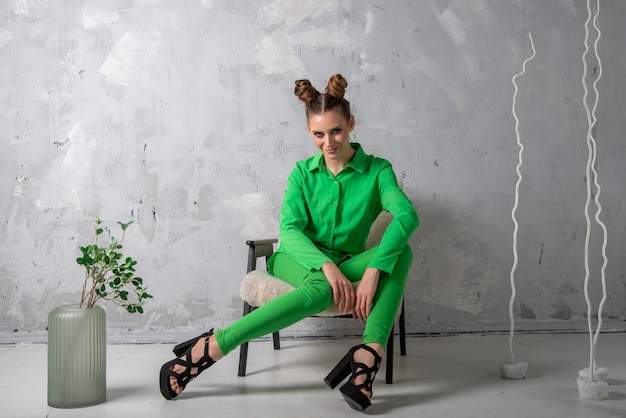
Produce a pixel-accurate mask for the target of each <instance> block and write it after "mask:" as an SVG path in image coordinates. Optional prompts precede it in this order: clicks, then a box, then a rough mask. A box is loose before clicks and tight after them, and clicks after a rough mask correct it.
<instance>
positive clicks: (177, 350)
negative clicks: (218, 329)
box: [172, 328, 213, 357]
mask: <svg viewBox="0 0 626 418" xmlns="http://www.w3.org/2000/svg"><path fill="white" fill-rule="evenodd" d="M211 335H213V328H211V329H210V330H209V332H205V333H204V334H202V335H200V336H199V337H196V338H192V339H191V340H187V341H185V342H184V343H180V344H177V345H175V346H174V348H173V349H172V351H173V352H174V354H175V355H176V357H180V356H182V355H183V354H184V353H185V351H187V350H188V349H189V347H193V346H194V344H195V343H197V342H198V340H199V339H202V338H205V337H210V336H211Z"/></svg>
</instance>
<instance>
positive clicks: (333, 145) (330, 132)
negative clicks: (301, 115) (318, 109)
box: [307, 110, 354, 165]
mask: <svg viewBox="0 0 626 418" xmlns="http://www.w3.org/2000/svg"><path fill="white" fill-rule="evenodd" d="M352 129H354V116H350V119H349V120H346V117H345V116H344V115H343V114H342V113H341V112H340V111H338V110H329V111H326V112H323V113H320V114H312V115H310V116H309V120H308V124H307V130H308V132H309V135H310V136H311V138H312V139H313V142H314V143H315V146H316V147H317V148H318V149H319V150H320V151H322V154H323V155H324V162H326V165H329V163H330V164H336V163H338V164H341V165H345V164H347V163H348V162H349V161H350V160H351V159H352V156H353V155H354V149H353V148H352V147H351V146H350V141H349V135H350V132H351V131H352Z"/></svg>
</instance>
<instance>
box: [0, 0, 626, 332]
mask: <svg viewBox="0 0 626 418" xmlns="http://www.w3.org/2000/svg"><path fill="white" fill-rule="evenodd" d="M592 3H594V5H595V2H592ZM601 3H602V4H601V11H600V16H599V19H598V22H599V25H600V27H601V29H602V32H603V33H602V38H601V40H600V41H599V54H600V57H601V59H602V66H603V70H604V73H603V76H602V78H601V81H600V82H599V85H598V87H599V90H600V98H599V104H598V109H597V118H598V123H597V125H596V127H595V130H594V133H595V136H596V139H597V143H598V146H597V169H598V173H599V182H600V184H601V186H603V189H602V193H601V196H600V202H601V203H602V205H603V211H602V214H601V219H602V220H604V221H605V222H606V224H607V226H608V229H609V236H608V245H607V254H608V260H609V263H608V265H607V268H606V279H607V287H608V290H609V295H610V296H609V299H608V301H607V303H606V306H605V310H604V312H605V315H606V317H607V318H611V319H615V320H617V321H618V327H619V326H621V325H620V324H624V322H623V320H624V319H625V318H626V307H625V304H624V300H626V277H625V272H626V269H625V266H626V258H625V255H624V254H625V253H624V251H623V249H624V248H626V232H625V231H626V228H625V219H626V217H624V215H623V213H624V212H623V206H624V204H625V201H624V196H625V194H626V193H625V192H626V186H625V182H624V179H625V178H626V165H625V164H624V158H625V157H626V145H625V144H626V141H625V140H624V132H626V118H624V113H625V110H626V102H625V100H626V99H625V97H626V91H625V90H626V87H625V86H626V83H625V80H624V74H626V58H625V56H626V54H624V53H623V41H624V35H625V31H624V27H623V20H624V19H625V18H626V3H624V2H619V1H602V2H601ZM586 17H587V9H586V3H585V2H584V1H581V0H560V1H550V2H542V1H530V0H526V1H523V0H508V1H498V2H495V1H485V0H472V1H461V0H450V1H441V0H430V1H386V2H385V1H371V0H364V1H358V2H355V1H335V0H332V1H331V0H325V1H320V0H317V1H291V0H272V1H270V0H257V1H224V2H222V1H216V0H195V1H191V0H187V1H176V2H174V1H165V0H153V1H147V0H118V1H115V2H113V1H111V2H102V1H99V0H67V1H56V0H55V1H43V0H28V1H27V0H8V1H6V2H4V3H3V7H2V10H1V13H0V89H1V90H0V91H1V93H2V94H1V96H0V100H1V101H2V112H1V113H0V147H1V148H0V149H1V152H0V245H1V246H0V331H5V332H12V331H14V330H18V331H32V332H36V331H43V330H45V327H46V322H47V313H48V312H49V311H50V310H51V309H53V308H54V307H55V306H57V305H59V304H63V303H74V302H76V301H77V300H78V295H79V291H80V283H81V278H82V271H81V269H80V268H79V266H78V265H77V264H76V263H75V261H74V260H75V258H76V257H77V256H78V249H77V247H78V245H83V244H84V243H85V242H86V241H87V240H88V239H89V237H90V235H91V228H92V226H91V225H92V221H93V219H94V218H95V217H96V216H99V217H100V218H102V219H104V220H107V221H117V220H121V221H127V220H133V221H135V223H136V224H135V225H133V226H132V227H131V228H130V230H129V236H128V239H127V243H126V246H125V248H126V250H127V252H128V253H129V254H131V255H133V256H134V257H135V258H136V259H137V260H138V261H139V265H138V269H139V273H140V274H141V276H142V277H144V279H145V281H146V283H147V284H148V285H149V290H150V292H151V293H152V294H153V295H154V297H155V298H154V299H153V300H151V301H149V302H148V303H147V304H146V306H145V309H146V313H145V314H144V315H142V316H141V315H135V316H129V315H127V314H126V313H124V312H122V311H121V310H119V309H117V308H115V307H114V306H112V305H108V304H103V306H105V307H106V309H107V311H108V321H109V322H108V324H109V326H110V328H111V329H112V330H113V331H115V330H117V331H120V332H122V333H123V332H126V331H128V330H132V331H133V332H139V333H143V334H148V335H152V336H153V338H154V339H157V340H158V339H159V335H161V333H164V332H166V331H167V332H178V331H180V332H183V331H184V332H187V331H189V332H191V331H193V330H199V329H204V328H206V327H207V326H209V325H211V326H217V327H220V326H223V325H224V324H228V323H230V322H231V321H233V320H235V319H237V318H239V317H240V316H241V301H240V299H239V296H238V287H239V281H240V279H241V277H242V275H243V274H244V272H245V263H246V251H247V250H246V246H245V244H244V242H245V240H246V239H250V238H259V237H268V236H269V237H275V236H276V235H277V229H278V222H279V219H278V215H279V210H280V205H281V201H282V194H283V190H284V188H285V182H286V178H287V176H288V174H289V172H290V170H291V169H292V167H293V165H294V163H295V162H296V161H297V160H300V159H303V158H306V157H308V156H310V155H311V154H312V153H314V152H315V148H314V147H313V144H312V141H311V140H310V139H309V138H308V137H307V135H306V132H305V127H304V122H305V121H304V115H303V111H302V106H301V103H300V102H298V100H297V99H296V97H295V96H294V95H293V81H294V80H295V79H298V78H310V79H311V80H312V81H313V82H314V84H315V85H316V86H318V87H319V88H323V87H324V86H325V83H326V80H327V79H328V77H329V76H330V75H332V74H333V73H336V72H341V73H343V74H344V75H345V76H346V77H347V78H348V80H349V83H350V86H349V88H348V95H349V99H350V100H351V102H352V104H353V111H354V113H355V116H356V120H357V129H356V131H355V135H354V139H355V140H356V141H358V142H361V143H362V144H363V145H364V147H365V149H366V150H367V151H368V152H369V153H373V154H376V155H378V156H381V157H384V158H387V159H389V160H390V161H391V162H392V163H393V165H394V167H395V170H396V173H397V175H398V177H399V178H401V179H402V181H403V183H404V185H405V189H406V192H407V194H408V195H409V197H410V198H411V199H412V200H413V202H414V203H415V206H416V208H417V210H418V213H419V214H420V217H421V220H422V226H421V228H420V229H419V230H418V232H417V233H416V234H415V235H414V236H413V238H412V239H411V244H412V246H413V248H414V253H415V257H414V265H413V267H412V270H411V278H410V282H409V284H408V285H407V289H406V309H407V321H408V331H409V332H413V333H418V332H439V331H471V330H477V329H479V330H493V329H508V302H509V296H510V294H511V290H510V285H509V273H510V271H511V266H512V262H513V251H512V237H513V222H512V220H511V210H512V207H513V204H514V188H515V183H516V181H517V174H516V172H515V166H516V164H517V159H518V150H519V149H518V147H517V144H516V134H515V121H514V118H513V114H512V108H511V107H512V99H513V93H514V89H513V84H512V77H513V75H515V74H516V73H519V72H520V71H521V69H522V63H523V61H524V60H525V59H526V58H528V57H529V56H530V54H531V46H530V43H529V36H528V35H529V33H531V34H532V36H533V40H534V44H535V48H536V51H537V53H536V57H535V58H534V59H533V60H532V61H530V62H529V63H528V64H527V70H526V73H525V74H524V75H523V76H521V77H519V78H518V79H517V83H518V85H519V93H518V95H517V101H516V103H517V106H516V108H517V114H518V116H519V119H520V126H519V132H520V135H521V139H522V142H523V143H524V145H525V150H524V160H525V161H524V164H523V166H522V168H521V172H522V175H523V181H522V183H521V185H520V200H519V207H518V210H517V218H518V221H519V233H518V241H519V242H518V251H519V265H518V268H517V271H516V281H517V291H518V293H517V300H516V304H515V315H516V317H517V318H518V320H519V321H521V322H520V323H521V324H522V325H521V328H526V329H539V328H545V327H553V328H557V329H572V328H577V327H579V326H580V324H581V320H583V319H584V317H585V315H586V310H587V307H586V304H585V300H584V295H583V280H584V277H585V269H584V263H583V253H584V242H585V232H586V223H585V217H584V206H585V199H586V174H585V172H586V164H587V160H588V155H589V151H588V146H587V142H586V133H587V129H588V124H587V116H586V114H585V111H584V109H583V102H582V100H583V88H582V81H581V78H582V74H583V72H582V71H583V66H582V58H581V57H582V54H583V51H584V38H585V32H584V23H585V20H586ZM592 35H594V33H592ZM591 39H592V40H593V39H594V38H593V37H592V38H591ZM588 62H589V65H590V73H589V76H588V81H589V82H591V81H593V80H595V79H596V78H597V76H598V75H599V67H598V65H597V63H596V62H595V58H593V57H589V59H588ZM594 212H595V208H594V207H593V206H592V207H591V214H592V215H593V213H594ZM592 231H593V234H592V240H591V250H590V254H591V257H590V260H591V261H590V272H591V290H590V293H591V297H592V300H593V301H594V308H593V312H596V311H597V305H598V301H599V297H600V295H601V292H600V284H599V280H600V267H601V263H602V259H601V257H600V245H601V242H602V236H601V234H600V233H599V231H600V229H599V228H598V226H597V225H593V229H592ZM582 322H584V321H582ZM349 324H350V325H346V323H343V324H340V326H339V327H338V326H337V324H336V323H335V322H329V321H323V320H317V319H307V320H306V321H305V322H303V323H300V324H298V325H295V326H294V327H292V328H290V329H289V330H288V331H287V332H288V333H291V334H295V335H308V334H337V333H343V332H348V333H350V332H358V330H359V326H358V325H356V324H354V325H353V324H351V323H349ZM346 329H347V331H345V330H346Z"/></svg>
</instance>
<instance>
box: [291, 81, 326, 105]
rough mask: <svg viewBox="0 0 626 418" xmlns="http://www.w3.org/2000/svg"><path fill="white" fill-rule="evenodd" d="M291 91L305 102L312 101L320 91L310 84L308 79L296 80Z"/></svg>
mask: <svg viewBox="0 0 626 418" xmlns="http://www.w3.org/2000/svg"><path fill="white" fill-rule="evenodd" d="M293 91H294V93H295V95H296V96H298V98H299V99H300V100H302V101H303V102H304V103H305V104H307V103H309V102H312V101H313V100H315V99H316V98H317V96H319V95H320V92H319V91H317V89H316V88H315V87H313V86H312V85H311V82H310V81H309V80H296V87H295V88H294V90H293Z"/></svg>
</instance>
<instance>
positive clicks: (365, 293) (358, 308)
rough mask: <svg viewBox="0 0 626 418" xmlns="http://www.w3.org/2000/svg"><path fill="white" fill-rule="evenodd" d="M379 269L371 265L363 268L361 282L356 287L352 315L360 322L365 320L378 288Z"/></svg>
mask: <svg viewBox="0 0 626 418" xmlns="http://www.w3.org/2000/svg"><path fill="white" fill-rule="evenodd" d="M379 278H380V270H378V269H376V268H372V267H368V268H367V269H365V273H363V278H362V279H361V283H359V286H358V287H357V289H356V303H355V304H354V311H353V316H354V318H355V319H358V320H359V321H361V322H365V320H366V319H367V317H368V316H369V314H370V312H371V311H372V301H373V300H374V295H375V294H376V289H377V288H378V279H379Z"/></svg>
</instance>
